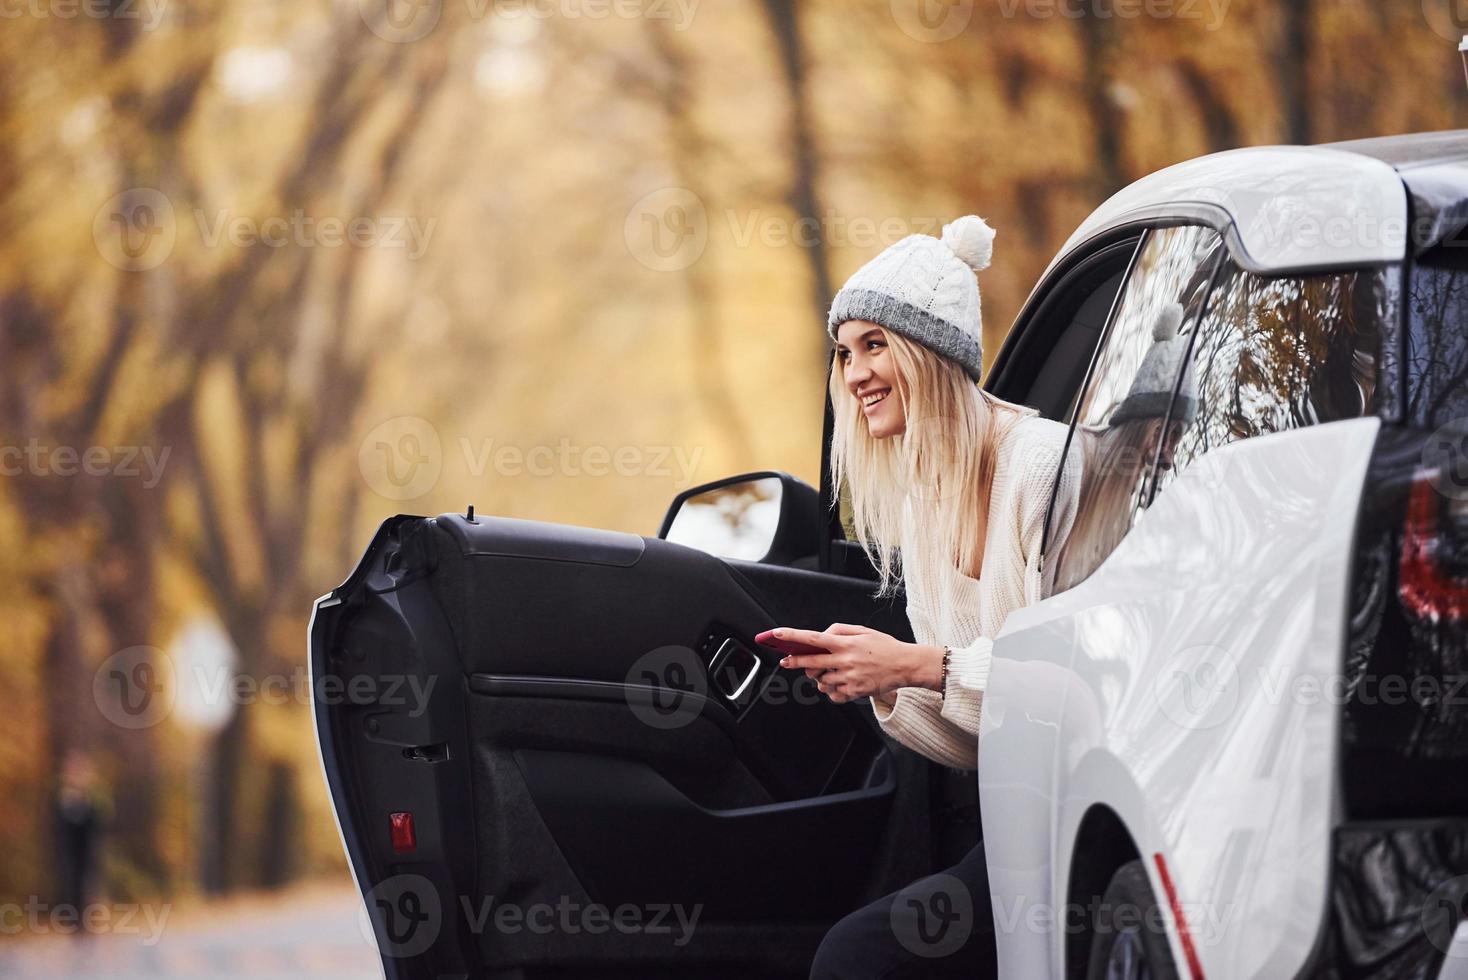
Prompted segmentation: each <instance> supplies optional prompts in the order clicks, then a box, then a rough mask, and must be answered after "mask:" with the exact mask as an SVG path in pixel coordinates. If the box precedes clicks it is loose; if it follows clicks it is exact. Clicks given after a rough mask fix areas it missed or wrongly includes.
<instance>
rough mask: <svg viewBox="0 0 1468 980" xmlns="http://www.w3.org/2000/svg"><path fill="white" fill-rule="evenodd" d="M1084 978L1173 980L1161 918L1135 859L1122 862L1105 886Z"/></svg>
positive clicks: (1143, 871) (1174, 968)
mask: <svg viewBox="0 0 1468 980" xmlns="http://www.w3.org/2000/svg"><path fill="white" fill-rule="evenodd" d="M1086 980H1178V972H1177V964H1175V963H1174V962H1173V961H1172V949H1171V947H1169V946H1168V945H1167V925H1166V920H1165V917H1164V915H1163V911H1162V908H1161V906H1159V905H1158V903H1157V899H1156V898H1155V897H1154V896H1153V895H1152V886H1151V885H1150V884H1149V883H1148V881H1147V869H1146V868H1145V867H1143V865H1142V862H1141V861H1131V862H1129V863H1127V864H1124V865H1122V866H1121V867H1120V868H1119V869H1117V872H1116V874H1114V875H1112V876H1111V884H1109V885H1107V886H1106V895H1105V896H1104V897H1103V898H1102V899H1101V907H1100V908H1099V909H1097V911H1096V921H1095V932H1094V933H1092V935H1091V958H1090V961H1089V963H1088V964H1087V967H1086Z"/></svg>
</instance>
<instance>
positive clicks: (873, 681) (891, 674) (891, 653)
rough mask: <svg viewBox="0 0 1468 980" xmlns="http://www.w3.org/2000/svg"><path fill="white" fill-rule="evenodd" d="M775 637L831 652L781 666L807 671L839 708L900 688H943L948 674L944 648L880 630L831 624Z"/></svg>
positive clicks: (779, 632) (785, 631)
mask: <svg viewBox="0 0 1468 980" xmlns="http://www.w3.org/2000/svg"><path fill="white" fill-rule="evenodd" d="M775 635H776V636H778V637H779V638H780V639H782V640H794V641H796V642H797V643H809V644H810V645H811V646H817V647H820V648H821V649H822V650H825V651H826V652H825V653H820V654H815V653H811V654H803V655H799V654H790V655H788V656H786V657H785V658H784V659H783V660H781V661H780V666H781V667H789V668H791V669H795V670H804V671H805V674H806V676H807V677H809V678H811V679H812V680H814V681H815V682H816V686H817V687H819V688H820V689H821V693H822V694H825V695H826V696H827V697H829V698H830V699H831V700H832V701H835V702H837V703H838V704H840V703H844V702H846V701H856V700H859V699H860V698H866V697H871V696H872V695H874V694H886V693H888V692H889V691H895V690H897V689H898V688H900V687H926V688H928V689H930V690H934V691H936V690H938V688H939V684H940V680H941V677H942V673H943V648H942V647H939V646H933V645H932V644H928V643H906V642H904V641H902V640H899V639H897V637H895V636H889V635H888V634H886V633H883V632H880V631H879V630H874V629H872V628H870V627H867V626H852V625H850V624H848V623H832V624H831V625H830V627H828V628H827V629H826V630H824V631H823V632H819V633H818V632H816V631H814V630H798V629H791V628H788V627H785V628H781V629H777V630H775Z"/></svg>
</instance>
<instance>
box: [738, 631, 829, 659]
mask: <svg viewBox="0 0 1468 980" xmlns="http://www.w3.org/2000/svg"><path fill="white" fill-rule="evenodd" d="M754 642H756V643H758V644H759V645H760V646H762V647H769V648H770V649H772V650H779V651H780V652H781V653H793V654H795V655H796V656H798V657H800V656H809V655H811V654H813V653H830V652H831V651H830V650H827V649H825V648H824V647H818V646H815V645H814V644H811V643H800V642H797V641H795V640H782V639H780V638H779V637H778V636H776V635H775V631H774V630H765V631H764V632H763V633H761V634H759V635H758V636H756V637H755V638H754Z"/></svg>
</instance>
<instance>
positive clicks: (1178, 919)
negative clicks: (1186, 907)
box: [1152, 854, 1203, 980]
mask: <svg viewBox="0 0 1468 980" xmlns="http://www.w3.org/2000/svg"><path fill="white" fill-rule="evenodd" d="M1152 860H1154V861H1156V862H1157V877H1158V878H1160V879H1162V890H1163V892H1164V893H1166V895H1167V904H1168V907H1169V908H1171V909H1172V921H1173V922H1175V923H1177V938H1178V939H1179V940H1180V941H1181V942H1182V946H1183V956H1184V957H1185V958H1186V959H1187V961H1188V970H1189V971H1190V972H1191V973H1192V974H1193V980H1203V964H1202V963H1200V962H1199V961H1198V949H1197V947H1195V946H1194V945H1193V932H1192V930H1191V929H1189V928H1188V920H1187V919H1185V918H1184V917H1183V907H1182V904H1181V903H1180V902H1179V901H1178V900H1177V889H1176V888H1174V887H1173V885H1172V875H1171V874H1169V873H1168V870H1167V861H1166V860H1164V859H1163V857H1162V855H1161V854H1154V855H1152Z"/></svg>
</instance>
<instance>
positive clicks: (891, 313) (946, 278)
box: [826, 214, 994, 381]
mask: <svg viewBox="0 0 1468 980" xmlns="http://www.w3.org/2000/svg"><path fill="white" fill-rule="evenodd" d="M993 253H994V229H993V228H990V227H989V225H988V224H987V223H986V222H985V221H984V219H983V218H980V217H979V216H978V215H973V214H970V215H965V216H964V217H962V218H958V219H957V220H955V221H952V222H950V223H949V224H946V225H944V226H943V236H942V237H941V238H934V237H933V236H932V235H908V236H907V237H906V238H904V239H902V240H901V241H900V242H897V243H895V244H893V245H891V246H889V247H888V248H887V249H885V250H884V251H883V252H881V253H880V254H879V255H877V257H876V258H874V259H872V260H871V261H870V262H868V263H867V264H866V265H864V266H862V267H861V268H860V269H857V270H856V273H855V274H854V275H853V276H852V277H851V278H850V279H848V280H846V285H844V286H842V287H841V291H840V292H838V293H837V294H836V298H835V300H833V301H832V303H831V313H830V315H829V316H828V317H827V318H826V330H827V332H828V333H830V335H831V339H832V340H833V341H834V340H835V339H836V328H837V327H839V326H841V324H843V323H845V322H846V321H847V320H869V321H871V322H872V323H876V324H879V325H881V326H883V327H886V328H887V329H888V330H891V331H894V332H895V333H900V334H902V335H903V336H904V337H907V338H908V339H910V340H915V341H917V342H918V343H920V344H922V345H923V346H925V347H928V348H930V349H932V350H933V351H935V352H936V353H938V354H941V355H943V356H944V357H947V358H950V359H952V360H954V361H957V362H958V363H959V364H961V365H962V366H963V368H964V370H965V371H967V372H968V374H969V377H971V378H973V379H974V380H975V381H977V380H978V379H979V377H980V375H981V374H982V373H983V361H984V349H983V319H982V317H981V316H980V314H979V284H978V281H977V280H976V279H975V278H974V273H975V272H979V271H981V270H983V269H987V268H988V267H989V260H990V258H991V257H992V256H993Z"/></svg>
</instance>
